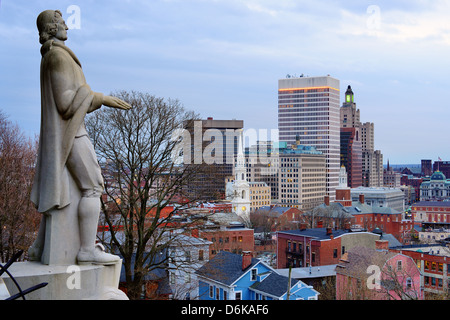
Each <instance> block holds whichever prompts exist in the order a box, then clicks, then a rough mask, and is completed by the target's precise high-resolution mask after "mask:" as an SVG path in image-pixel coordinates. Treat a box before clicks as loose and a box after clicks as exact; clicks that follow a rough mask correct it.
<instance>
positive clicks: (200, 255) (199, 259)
mask: <svg viewBox="0 0 450 320" xmlns="http://www.w3.org/2000/svg"><path fill="white" fill-rule="evenodd" d="M198 261H203V250H198Z"/></svg>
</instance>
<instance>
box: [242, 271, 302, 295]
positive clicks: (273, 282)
mask: <svg viewBox="0 0 450 320" xmlns="http://www.w3.org/2000/svg"><path fill="white" fill-rule="evenodd" d="M288 282H289V278H288V277H285V276H282V275H279V274H278V273H276V272H272V273H271V274H270V275H268V276H267V277H265V278H264V280H262V281H261V282H259V281H258V282H255V283H254V284H253V285H252V286H250V289H253V290H257V291H259V292H263V293H266V294H268V295H271V296H274V297H278V298H280V297H281V296H283V295H284V294H285V293H286V292H287V289H288ZM298 282H299V280H295V279H291V288H292V287H293V286H294V285H296V284H297V283H298Z"/></svg>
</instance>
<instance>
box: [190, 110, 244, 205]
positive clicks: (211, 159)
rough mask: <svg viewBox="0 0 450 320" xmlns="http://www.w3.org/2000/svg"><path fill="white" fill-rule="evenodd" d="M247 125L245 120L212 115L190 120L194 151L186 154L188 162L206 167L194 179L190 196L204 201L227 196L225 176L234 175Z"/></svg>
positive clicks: (191, 149)
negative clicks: (236, 159) (239, 140)
mask: <svg viewBox="0 0 450 320" xmlns="http://www.w3.org/2000/svg"><path fill="white" fill-rule="evenodd" d="M243 128H244V121H243V120H236V119H233V120H215V119H213V118H212V117H209V118H207V119H206V120H198V121H186V123H185V129H186V130H187V132H189V133H190V139H189V141H188V142H187V143H189V144H190V151H191V152H190V154H185V155H184V163H185V164H196V165H201V166H202V167H203V168H202V169H200V170H199V171H198V173H197V174H196V175H195V176H194V177H193V178H192V180H191V182H190V188H189V196H191V197H193V198H197V199H198V198H202V199H203V200H218V199H224V198H225V179H226V177H229V176H232V175H233V167H234V161H235V158H236V155H237V153H238V137H239V134H240V132H241V131H240V130H241V129H243ZM186 149H189V147H186Z"/></svg>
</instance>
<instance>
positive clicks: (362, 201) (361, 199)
mask: <svg viewBox="0 0 450 320" xmlns="http://www.w3.org/2000/svg"><path fill="white" fill-rule="evenodd" d="M359 202H360V203H364V194H360V195H359Z"/></svg>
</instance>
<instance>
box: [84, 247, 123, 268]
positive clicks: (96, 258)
mask: <svg viewBox="0 0 450 320" xmlns="http://www.w3.org/2000/svg"><path fill="white" fill-rule="evenodd" d="M77 261H78V264H81V265H85V264H102V265H111V264H115V263H117V262H118V261H120V257H119V256H116V255H113V254H110V253H107V252H105V249H104V247H103V246H102V245H101V244H96V245H95V247H94V249H92V250H91V251H81V250H80V252H78V255H77Z"/></svg>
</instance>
